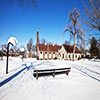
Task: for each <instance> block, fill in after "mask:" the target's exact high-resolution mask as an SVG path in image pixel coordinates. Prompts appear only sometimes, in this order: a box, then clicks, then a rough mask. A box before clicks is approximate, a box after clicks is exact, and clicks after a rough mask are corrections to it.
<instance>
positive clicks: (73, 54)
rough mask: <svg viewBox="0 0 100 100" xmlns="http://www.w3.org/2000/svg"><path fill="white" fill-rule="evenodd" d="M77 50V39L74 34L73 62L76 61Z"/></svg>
mask: <svg viewBox="0 0 100 100" xmlns="http://www.w3.org/2000/svg"><path fill="white" fill-rule="evenodd" d="M75 48H76V37H75V34H74V50H73V61H74V55H75Z"/></svg>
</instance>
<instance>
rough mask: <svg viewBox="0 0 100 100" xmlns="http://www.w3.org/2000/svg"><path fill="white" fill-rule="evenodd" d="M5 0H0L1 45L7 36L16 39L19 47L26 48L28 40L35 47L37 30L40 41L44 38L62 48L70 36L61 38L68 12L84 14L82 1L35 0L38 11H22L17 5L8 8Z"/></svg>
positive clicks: (9, 5) (4, 42)
mask: <svg viewBox="0 0 100 100" xmlns="http://www.w3.org/2000/svg"><path fill="white" fill-rule="evenodd" d="M8 1H9V0H0V45H1V44H6V43H7V40H8V38H9V37H10V36H14V37H16V38H17V40H18V47H20V46H21V45H24V46H26V44H27V43H28V41H29V39H30V38H32V39H33V42H34V44H35V43H36V31H37V30H39V31H40V33H39V36H40V37H39V39H40V40H41V39H42V38H45V39H46V40H47V41H48V42H53V43H57V44H59V45H61V44H62V43H64V41H65V40H69V35H65V36H63V31H64V28H65V26H66V22H67V20H68V12H69V11H70V10H72V9H73V8H78V10H79V11H80V12H81V13H83V11H84V10H83V5H82V2H81V0H37V4H38V7H39V8H40V11H39V10H37V9H36V8H34V9H32V8H22V7H20V6H19V5H18V4H17V3H15V4H13V5H11V4H9V2H8ZM66 34H67V33H66Z"/></svg>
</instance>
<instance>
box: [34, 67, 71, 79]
mask: <svg viewBox="0 0 100 100" xmlns="http://www.w3.org/2000/svg"><path fill="white" fill-rule="evenodd" d="M70 69H71V68H70V67H69V68H59V69H45V70H38V69H37V70H34V74H33V75H34V77H36V80H37V79H38V77H41V76H49V75H52V76H53V77H54V78H55V75H58V74H64V73H65V74H66V75H67V76H68V74H69V72H70Z"/></svg>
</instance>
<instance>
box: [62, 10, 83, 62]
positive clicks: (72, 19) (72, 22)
mask: <svg viewBox="0 0 100 100" xmlns="http://www.w3.org/2000/svg"><path fill="white" fill-rule="evenodd" d="M79 17H80V12H79V11H77V9H73V10H72V11H70V12H69V21H68V22H69V24H68V25H67V27H66V28H65V30H64V33H65V32H69V33H70V35H71V37H73V38H74V50H73V60H74V54H75V48H76V39H81V40H82V39H83V35H84V32H83V31H82V30H81V28H80V26H81V25H80V23H79Z"/></svg>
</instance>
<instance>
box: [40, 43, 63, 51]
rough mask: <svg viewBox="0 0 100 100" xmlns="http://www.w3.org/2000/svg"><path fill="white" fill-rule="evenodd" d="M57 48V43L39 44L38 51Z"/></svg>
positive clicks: (55, 49) (58, 47) (59, 47)
mask: <svg viewBox="0 0 100 100" xmlns="http://www.w3.org/2000/svg"><path fill="white" fill-rule="evenodd" d="M59 49H61V46H58V45H48V44H47V45H45V44H39V50H40V51H58V50H59Z"/></svg>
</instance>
